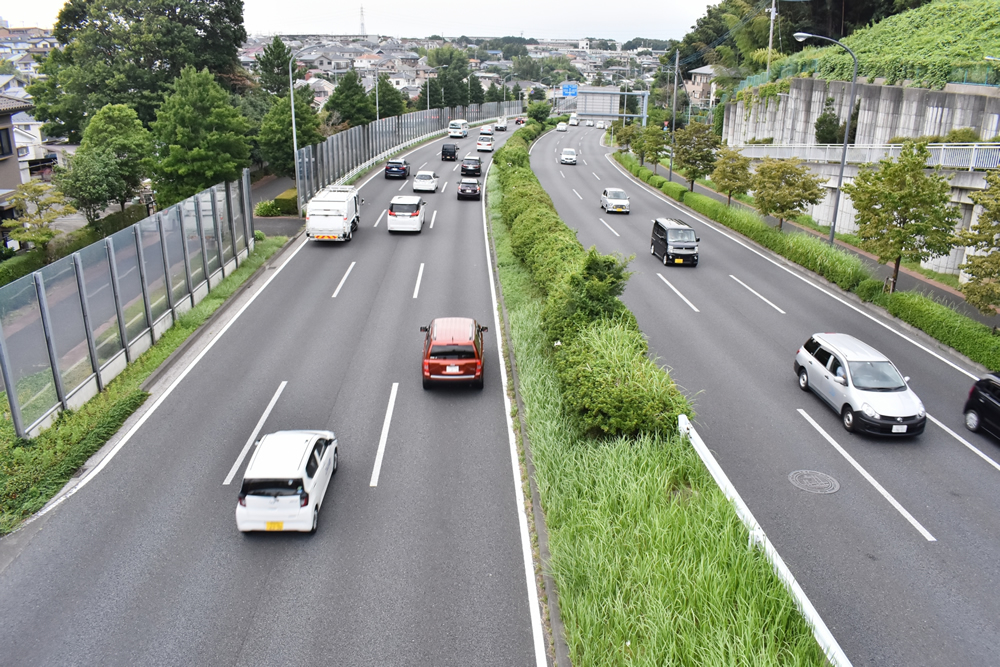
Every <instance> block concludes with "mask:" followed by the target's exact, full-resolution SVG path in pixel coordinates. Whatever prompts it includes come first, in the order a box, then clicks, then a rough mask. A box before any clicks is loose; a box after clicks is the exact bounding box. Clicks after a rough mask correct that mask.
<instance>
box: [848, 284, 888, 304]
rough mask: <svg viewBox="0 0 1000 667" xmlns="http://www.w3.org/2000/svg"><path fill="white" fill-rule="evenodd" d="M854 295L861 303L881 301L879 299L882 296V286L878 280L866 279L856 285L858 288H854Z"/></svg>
mask: <svg viewBox="0 0 1000 667" xmlns="http://www.w3.org/2000/svg"><path fill="white" fill-rule="evenodd" d="M854 293H855V294H857V295H858V297H860V298H861V300H862V301H868V302H871V301H876V300H878V301H882V299H881V297H882V295H883V294H884V292H883V285H882V282H881V281H879V280H876V279H874V278H868V279H866V280H862V281H861V282H860V283H858V286H857V287H855V288H854Z"/></svg>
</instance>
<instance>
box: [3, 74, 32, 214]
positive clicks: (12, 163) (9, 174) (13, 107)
mask: <svg viewBox="0 0 1000 667" xmlns="http://www.w3.org/2000/svg"><path fill="white" fill-rule="evenodd" d="M33 107H34V105H33V104H32V103H31V102H29V101H27V100H23V99H19V98H17V97H11V96H10V95H2V94H0V219H8V218H13V217H14V210H13V206H12V205H11V204H10V202H9V201H8V197H9V196H10V195H11V194H12V193H13V192H14V190H15V188H17V186H18V185H20V184H21V165H20V163H19V160H18V145H17V141H16V135H15V133H14V123H13V122H12V121H11V118H12V117H13V116H14V115H15V114H17V113H20V112H22V111H29V110H31V109H32V108H33Z"/></svg>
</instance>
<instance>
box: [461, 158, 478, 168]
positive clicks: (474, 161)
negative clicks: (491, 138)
mask: <svg viewBox="0 0 1000 667" xmlns="http://www.w3.org/2000/svg"><path fill="white" fill-rule="evenodd" d="M462 164H468V165H471V166H473V167H478V166H479V158H475V157H467V158H465V159H464V160H462Z"/></svg>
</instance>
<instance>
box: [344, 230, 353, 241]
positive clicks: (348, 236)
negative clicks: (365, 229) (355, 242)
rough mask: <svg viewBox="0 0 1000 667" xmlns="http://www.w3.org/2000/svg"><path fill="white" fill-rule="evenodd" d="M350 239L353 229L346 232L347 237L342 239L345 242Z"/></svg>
mask: <svg viewBox="0 0 1000 667" xmlns="http://www.w3.org/2000/svg"><path fill="white" fill-rule="evenodd" d="M352 238H354V230H353V229H352V230H350V231H348V232H347V236H345V237H344V240H345V241H350V240H351V239H352Z"/></svg>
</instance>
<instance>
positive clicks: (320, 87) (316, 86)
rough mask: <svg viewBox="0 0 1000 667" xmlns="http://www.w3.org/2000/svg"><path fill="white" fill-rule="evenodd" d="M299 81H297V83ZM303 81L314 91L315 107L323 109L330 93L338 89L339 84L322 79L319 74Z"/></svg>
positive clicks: (313, 102) (313, 103)
mask: <svg viewBox="0 0 1000 667" xmlns="http://www.w3.org/2000/svg"><path fill="white" fill-rule="evenodd" d="M298 83H299V82H296V84H298ZM302 83H303V85H306V86H309V88H311V89H312V91H313V101H312V105H313V108H314V109H322V108H323V105H324V104H326V101H327V100H328V99H330V95H332V94H333V91H335V90H336V89H337V84H335V83H331V82H329V81H327V80H326V79H321V78H319V77H318V76H310V77H308V78H307V79H306V81H304V82H302Z"/></svg>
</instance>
